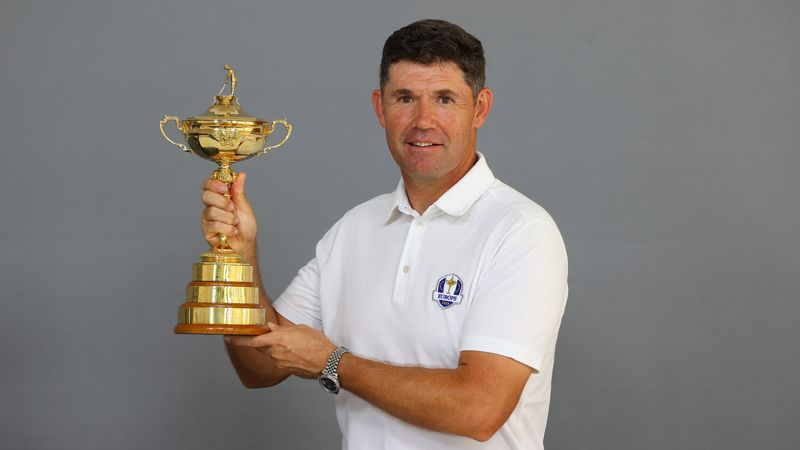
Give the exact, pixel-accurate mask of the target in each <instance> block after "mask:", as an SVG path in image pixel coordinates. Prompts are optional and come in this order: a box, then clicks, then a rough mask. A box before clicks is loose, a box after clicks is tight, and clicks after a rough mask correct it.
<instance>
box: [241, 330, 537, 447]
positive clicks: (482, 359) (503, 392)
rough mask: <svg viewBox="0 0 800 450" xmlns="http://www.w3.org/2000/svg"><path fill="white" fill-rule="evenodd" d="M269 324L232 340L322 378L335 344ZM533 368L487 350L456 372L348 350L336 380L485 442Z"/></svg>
mask: <svg viewBox="0 0 800 450" xmlns="http://www.w3.org/2000/svg"><path fill="white" fill-rule="evenodd" d="M269 326H270V329H271V332H270V333H267V334H264V335H261V336H255V337H245V336H236V337H231V340H230V342H231V344H233V345H237V346H244V347H250V348H251V349H252V350H255V349H259V350H260V351H264V352H266V353H268V354H269V355H270V356H271V357H272V359H273V360H274V361H275V364H276V365H277V367H278V368H280V369H282V370H286V371H287V372H288V373H291V374H293V375H297V376H300V377H303V378H316V377H318V376H319V375H320V373H321V372H322V369H323V367H324V366H325V363H326V362H327V360H328V357H329V356H330V354H331V353H332V352H333V350H334V349H335V348H336V345H334V344H333V343H332V342H330V340H328V339H327V338H326V337H325V336H324V335H323V334H322V333H320V332H319V331H317V330H314V329H313V328H310V327H307V326H303V325H301V326H288V327H286V326H278V325H275V324H274V323H270V324H269ZM531 372H532V369H531V368H530V367H528V366H526V365H524V364H522V363H520V362H517V361H515V360H513V359H511V358H506V357H504V356H500V355H497V354H493V353H485V352H474V351H464V352H461V355H460V357H459V361H458V367H456V368H454V369H427V368H422V367H401V366H394V365H391V364H385V363H380V362H377V361H371V360H368V359H364V358H360V357H358V356H355V355H352V354H345V355H344V356H343V357H342V359H341V362H340V363H339V382H340V383H341V386H342V388H344V389H347V390H349V391H350V392H352V393H354V394H356V395H358V396H359V397H361V398H363V399H365V400H367V401H368V402H370V403H372V404H373V405H375V406H376V407H378V408H380V409H382V410H384V411H386V412H388V413H389V414H392V415H393V416H396V417H398V418H400V419H402V420H404V421H406V422H409V423H412V424H414V425H417V426H420V427H423V428H427V429H429V430H435V431H441V432H446V433H453V434H458V435H462V436H468V437H471V438H473V439H476V440H479V441H485V440H487V439H489V438H490V437H492V436H493V435H494V433H495V432H496V431H497V430H498V429H499V428H500V427H501V426H502V425H503V424H504V423H505V422H506V420H508V417H509V416H510V415H511V412H512V411H513V410H514V407H515V406H516V405H517V402H518V401H519V397H520V395H521V393H522V390H523V388H524V387H525V383H526V382H527V381H528V377H529V376H530V374H531Z"/></svg>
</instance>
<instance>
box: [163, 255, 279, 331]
mask: <svg viewBox="0 0 800 450" xmlns="http://www.w3.org/2000/svg"><path fill="white" fill-rule="evenodd" d="M174 331H175V333H177V334H239V335H258V334H264V333H266V332H267V325H266V311H265V310H264V307H263V306H261V305H260V304H259V302H258V285H257V284H256V283H255V282H253V266H251V265H250V264H247V263H246V262H244V261H243V259H242V257H241V256H239V255H237V254H236V253H234V252H233V250H231V249H230V248H213V249H211V250H210V251H208V252H205V253H203V254H202V255H201V257H200V262H199V263H195V264H194V265H193V266H192V281H191V282H190V283H189V285H188V286H186V302H185V303H183V304H182V305H181V306H180V307H178V324H177V325H175V330H174Z"/></svg>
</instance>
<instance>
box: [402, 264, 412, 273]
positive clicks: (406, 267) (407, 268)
mask: <svg viewBox="0 0 800 450" xmlns="http://www.w3.org/2000/svg"><path fill="white" fill-rule="evenodd" d="M409 270H411V267H408V266H403V273H408V271H409Z"/></svg>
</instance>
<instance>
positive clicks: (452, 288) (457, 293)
mask: <svg viewBox="0 0 800 450" xmlns="http://www.w3.org/2000/svg"><path fill="white" fill-rule="evenodd" d="M463 288H464V282H462V281H461V278H458V275H456V274H454V273H451V274H450V275H445V276H443V277H442V278H439V281H437V282H436V290H435V291H433V301H435V302H436V303H438V304H439V306H441V307H442V308H443V309H447V308H449V307H451V306H453V305H457V304H459V303H461V298H462V297H463V295H461V291H462V290H463Z"/></svg>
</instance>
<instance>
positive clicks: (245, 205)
mask: <svg viewBox="0 0 800 450" xmlns="http://www.w3.org/2000/svg"><path fill="white" fill-rule="evenodd" d="M245 181H247V174H246V173H244V172H240V173H239V175H238V176H237V177H236V180H235V181H234V182H233V184H231V200H233V204H234V205H236V209H238V210H244V211H245V212H252V211H253V208H252V207H251V206H250V201H248V200H247V196H245V189H244V184H245Z"/></svg>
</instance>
